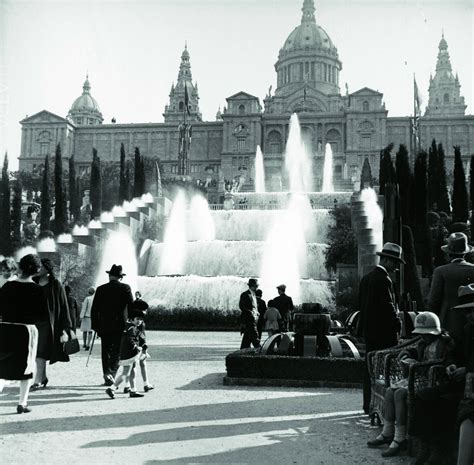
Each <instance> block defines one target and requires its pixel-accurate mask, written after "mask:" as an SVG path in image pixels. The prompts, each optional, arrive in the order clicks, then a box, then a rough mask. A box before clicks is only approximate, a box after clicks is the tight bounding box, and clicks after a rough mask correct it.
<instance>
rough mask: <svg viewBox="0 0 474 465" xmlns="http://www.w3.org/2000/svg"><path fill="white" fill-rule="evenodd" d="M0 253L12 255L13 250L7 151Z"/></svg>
mask: <svg viewBox="0 0 474 465" xmlns="http://www.w3.org/2000/svg"><path fill="white" fill-rule="evenodd" d="M0 215H1V217H0V218H1V220H0V253H2V254H3V255H10V254H11V252H12V250H11V249H12V244H11V236H10V218H11V215H10V176H9V174H8V154H7V153H5V158H4V160H3V168H2V178H1V181H0Z"/></svg>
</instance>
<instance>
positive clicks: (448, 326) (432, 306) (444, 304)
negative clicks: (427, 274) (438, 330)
mask: <svg viewBox="0 0 474 465" xmlns="http://www.w3.org/2000/svg"><path fill="white" fill-rule="evenodd" d="M470 283H474V265H473V264H472V263H468V262H466V261H465V260H456V261H454V262H451V263H448V264H447V265H442V266H438V268H435V270H434V272H433V279H432V281H431V287H430V294H429V297H428V309H429V311H430V312H433V313H436V315H438V316H439V320H440V322H441V327H442V328H444V329H445V330H447V331H448V332H449V334H450V335H451V336H452V337H453V338H454V340H455V341H456V342H457V341H458V340H460V339H461V338H462V330H463V327H464V325H465V324H466V319H465V317H464V313H463V312H462V311H459V310H457V309H456V310H451V308H452V307H454V306H455V305H457V304H458V289H459V286H467V285H468V284H470Z"/></svg>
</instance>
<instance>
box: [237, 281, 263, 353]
mask: <svg viewBox="0 0 474 465" xmlns="http://www.w3.org/2000/svg"><path fill="white" fill-rule="evenodd" d="M247 285H248V287H249V289H248V291H245V292H242V294H240V300H239V308H240V311H241V312H242V313H241V330H240V334H242V335H243V336H242V343H241V344H240V348H241V349H247V348H249V347H250V344H252V345H253V346H254V347H260V339H259V337H258V330H257V322H258V317H259V313H258V303H257V295H256V292H257V288H258V281H257V280H256V279H254V278H250V279H249V281H248V283H247Z"/></svg>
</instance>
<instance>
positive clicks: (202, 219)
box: [187, 194, 216, 241]
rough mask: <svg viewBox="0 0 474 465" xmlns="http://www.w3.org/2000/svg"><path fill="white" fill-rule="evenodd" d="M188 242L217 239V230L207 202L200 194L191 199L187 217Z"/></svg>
mask: <svg viewBox="0 0 474 465" xmlns="http://www.w3.org/2000/svg"><path fill="white" fill-rule="evenodd" d="M187 224H188V225H192V227H187V240H188V241H212V240H214V239H215V238H216V228H215V225H214V220H213V218H212V215H211V212H210V210H209V205H208V203H207V200H206V199H205V198H204V197H203V196H202V195H200V194H195V195H194V196H193V198H192V199H191V204H190V207H189V215H188V216H187Z"/></svg>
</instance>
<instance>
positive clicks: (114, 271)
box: [106, 263, 126, 278]
mask: <svg viewBox="0 0 474 465" xmlns="http://www.w3.org/2000/svg"><path fill="white" fill-rule="evenodd" d="M106 273H107V274H108V275H109V276H117V277H118V278H122V277H123V276H126V274H125V273H122V265H116V264H115V263H114V264H113V265H112V267H111V268H110V270H109V271H106Z"/></svg>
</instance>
